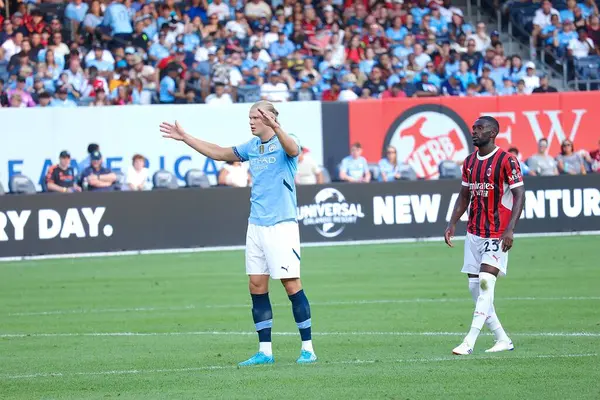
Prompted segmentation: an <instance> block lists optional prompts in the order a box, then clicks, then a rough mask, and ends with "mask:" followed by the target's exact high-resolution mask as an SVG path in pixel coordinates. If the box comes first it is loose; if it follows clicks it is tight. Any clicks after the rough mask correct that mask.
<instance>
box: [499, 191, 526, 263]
mask: <svg viewBox="0 0 600 400" xmlns="http://www.w3.org/2000/svg"><path fill="white" fill-rule="evenodd" d="M510 191H511V192H512V195H513V209H512V214H511V217H510V222H509V223H508V226H507V227H506V230H505V231H504V232H503V233H502V236H500V240H501V241H502V251H503V252H505V253H506V252H507V251H509V250H510V249H511V248H512V245H513V241H514V238H513V236H514V231H515V226H516V225H517V222H518V221H519V218H521V213H522V212H523V207H524V206H525V186H523V185H521V186H518V187H516V188H513V189H511V190H510Z"/></svg>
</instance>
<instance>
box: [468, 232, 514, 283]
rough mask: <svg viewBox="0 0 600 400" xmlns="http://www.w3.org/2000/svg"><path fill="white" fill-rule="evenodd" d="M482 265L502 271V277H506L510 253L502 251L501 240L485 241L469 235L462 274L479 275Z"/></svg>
mask: <svg viewBox="0 0 600 400" xmlns="http://www.w3.org/2000/svg"><path fill="white" fill-rule="evenodd" d="M481 264H487V265H490V266H492V267H496V268H498V269H499V270H500V275H506V267H507V266H508V253H505V252H503V251H502V242H501V241H500V240H499V239H485V238H482V237H479V236H475V235H472V234H470V233H467V238H466V239H465V261H464V265H463V268H462V271H461V272H464V273H465V274H473V275H479V269H480V267H481Z"/></svg>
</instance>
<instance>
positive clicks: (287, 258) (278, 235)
mask: <svg viewBox="0 0 600 400" xmlns="http://www.w3.org/2000/svg"><path fill="white" fill-rule="evenodd" d="M246 274H247V275H270V276H271V278H272V279H290V278H300V230H299V229H298V223H296V222H294V221H288V222H281V223H279V224H277V225H273V226H258V225H253V224H248V232H247V234H246Z"/></svg>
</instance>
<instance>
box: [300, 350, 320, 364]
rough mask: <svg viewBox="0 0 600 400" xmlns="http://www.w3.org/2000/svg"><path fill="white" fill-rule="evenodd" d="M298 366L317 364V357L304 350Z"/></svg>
mask: <svg viewBox="0 0 600 400" xmlns="http://www.w3.org/2000/svg"><path fill="white" fill-rule="evenodd" d="M296 362H297V363H298V364H311V363H314V362H317V356H316V355H315V353H312V352H310V351H308V350H302V352H301V353H300V357H298V359H297V360H296Z"/></svg>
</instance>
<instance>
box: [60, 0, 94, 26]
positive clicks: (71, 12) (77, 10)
mask: <svg viewBox="0 0 600 400" xmlns="http://www.w3.org/2000/svg"><path fill="white" fill-rule="evenodd" d="M88 9H89V6H88V4H87V3H84V2H83V1H82V0H72V1H71V2H70V3H69V4H68V5H67V7H66V8H65V19H66V20H67V21H70V22H71V26H72V27H73V28H74V30H77V28H78V27H79V24H81V23H82V22H83V20H84V19H85V15H86V14H87V12H88Z"/></svg>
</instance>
